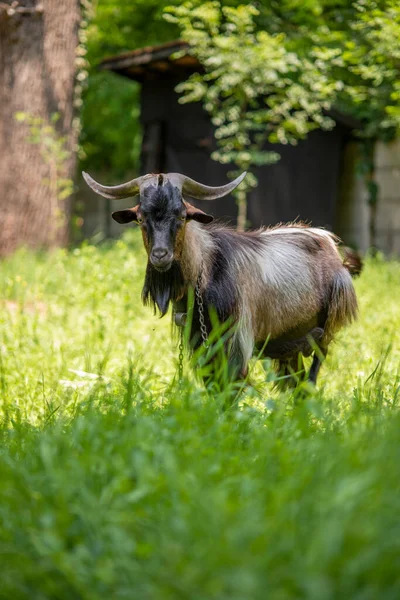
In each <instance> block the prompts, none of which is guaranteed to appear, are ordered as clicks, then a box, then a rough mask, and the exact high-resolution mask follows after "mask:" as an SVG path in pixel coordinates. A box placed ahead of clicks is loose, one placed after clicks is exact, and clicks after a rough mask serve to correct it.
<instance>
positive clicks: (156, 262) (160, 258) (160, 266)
mask: <svg viewBox="0 0 400 600" xmlns="http://www.w3.org/2000/svg"><path fill="white" fill-rule="evenodd" d="M173 260H174V255H173V253H172V252H170V251H169V250H168V248H153V250H152V251H151V253H150V262H151V264H152V265H153V267H154V268H155V269H156V270H157V271H161V272H163V271H168V270H169V269H170V268H171V266H172V263H173Z"/></svg>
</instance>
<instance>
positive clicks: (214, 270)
mask: <svg viewBox="0 0 400 600" xmlns="http://www.w3.org/2000/svg"><path fill="white" fill-rule="evenodd" d="M83 175H84V178H85V180H86V182H87V183H88V185H89V186H90V187H91V188H92V189H93V190H94V191H95V192H97V193H99V194H101V195H102V196H105V197H106V198H120V199H122V198H127V197H130V196H134V195H136V194H138V193H139V194H140V199H139V204H137V206H135V207H134V208H130V209H127V210H122V211H118V212H115V213H113V215H112V216H113V218H114V219H115V220H116V221H118V222H119V223H129V222H131V221H134V222H136V223H138V224H139V225H140V227H141V230H142V236H143V241H144V245H145V248H146V250H147V253H148V263H147V270H146V277H145V282H144V287H143V293H142V298H143V301H144V303H145V304H151V305H153V306H154V308H155V309H156V308H158V310H159V311H160V313H161V315H162V316H163V315H165V313H166V312H167V310H168V306H169V304H170V302H171V303H172V305H173V307H174V310H175V311H176V312H180V311H181V312H184V311H185V310H186V306H187V300H188V294H189V289H190V288H191V289H192V290H194V289H196V286H197V287H198V288H199V287H200V289H197V290H196V292H197V293H196V295H195V306H194V311H193V322H192V331H191V340H192V345H193V346H195V347H196V345H200V344H201V337H200V318H199V301H198V295H199V294H200V297H201V300H202V302H201V304H202V305H203V306H204V308H205V310H204V317H205V321H206V322H205V325H206V328H207V333H210V331H211V320H210V316H209V311H210V309H213V310H214V311H215V312H216V314H217V316H218V319H219V321H220V322H226V321H228V320H229V321H231V322H232V325H233V327H232V337H231V339H230V342H229V344H228V347H227V353H228V363H229V366H230V375H231V378H233V379H237V378H243V377H245V376H246V374H247V371H248V363H249V361H250V359H251V357H252V356H253V353H254V351H255V349H257V351H258V352H259V351H260V350H261V349H262V353H263V356H267V357H270V358H272V359H275V361H276V364H277V368H278V370H279V372H280V373H282V374H285V375H288V376H289V374H290V373H293V372H296V371H298V370H299V367H300V368H302V356H309V355H310V354H311V353H312V352H313V351H314V350H316V351H315V352H314V357H313V362H312V366H311V369H310V373H309V379H310V380H311V381H313V382H314V383H315V382H316V379H317V375H318V371H319V368H320V366H321V358H322V357H323V356H326V353H327V350H328V345H329V343H330V342H331V341H332V339H333V337H334V335H335V333H336V332H337V331H338V330H339V329H340V328H341V327H343V326H344V325H346V324H348V323H350V322H351V321H352V320H353V319H354V318H355V317H356V315H357V300H356V295H355V292H354V288H353V284H352V280H351V276H350V273H349V270H348V268H346V265H344V264H343V260H342V258H341V257H340V254H339V252H338V249H337V242H338V240H337V238H336V237H335V236H334V235H333V234H332V233H330V232H328V231H326V230H324V229H318V228H314V227H309V226H305V225H302V224H298V223H293V224H289V225H283V226H277V227H273V228H263V229H260V230H258V231H251V232H246V233H238V232H236V231H234V230H232V229H230V228H228V227H226V226H223V225H218V226H214V225H210V223H211V221H212V220H213V217H212V216H211V215H208V214H206V213H204V212H203V211H201V210H199V209H197V208H195V207H194V206H192V205H191V204H189V203H188V202H187V201H186V200H185V197H187V196H189V197H191V198H195V199H201V200H214V199H216V198H220V197H222V196H225V195H226V194H228V193H230V192H231V191H232V190H233V189H234V188H235V187H237V186H238V185H239V184H240V183H241V181H242V180H243V178H244V176H245V173H243V174H242V175H241V176H240V177H238V178H237V179H236V180H235V181H233V182H231V183H229V184H227V185H225V186H222V187H208V186H205V185H203V184H200V183H197V182H195V181H193V180H192V179H190V178H188V177H186V176H184V175H181V174H178V173H168V174H159V175H154V174H150V175H145V176H143V177H139V178H136V179H134V180H132V181H130V182H128V183H124V184H122V185H118V186H112V187H106V186H102V185H100V184H98V183H97V182H95V181H94V180H93V179H92V178H91V177H90V176H89V175H87V174H86V173H84V174H83ZM200 308H201V307H200ZM288 379H289V380H290V377H288ZM292 381H293V380H292Z"/></svg>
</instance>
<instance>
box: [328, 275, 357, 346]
mask: <svg viewBox="0 0 400 600" xmlns="http://www.w3.org/2000/svg"><path fill="white" fill-rule="evenodd" d="M357 314H358V306H357V298H356V293H355V291H354V287H353V282H352V280H351V276H350V273H349V271H348V270H347V271H346V270H345V269H340V270H339V271H337V272H336V273H335V275H334V277H333V281H332V285H331V295H330V299H329V302H328V318H327V320H326V324H325V331H324V337H323V340H322V342H323V346H327V345H328V344H329V342H330V341H331V340H332V338H333V336H334V334H335V333H336V331H338V330H339V329H340V328H341V327H343V326H344V325H349V324H350V323H351V322H352V321H353V320H354V319H356V318H357Z"/></svg>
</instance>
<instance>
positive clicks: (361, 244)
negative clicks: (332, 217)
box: [335, 140, 400, 256]
mask: <svg viewBox="0 0 400 600" xmlns="http://www.w3.org/2000/svg"><path fill="white" fill-rule="evenodd" d="M357 154H358V146H357V143H356V142H350V143H348V144H347V146H346V148H345V151H344V160H343V168H342V178H341V190H340V197H339V199H338V205H337V213H336V227H335V230H336V232H337V233H338V235H340V237H341V238H342V239H343V241H344V242H345V243H346V244H348V245H350V246H352V247H354V248H357V249H359V250H361V251H363V252H365V251H366V250H367V249H368V248H369V246H370V239H369V237H370V236H369V219H370V209H369V206H368V199H367V198H368V195H367V190H366V188H365V185H364V183H363V180H362V178H361V177H360V176H359V175H358V174H357V173H356V162H357ZM375 165H376V172H375V177H376V182H377V184H378V186H379V200H378V206H377V217H376V245H377V247H378V249H379V250H382V251H383V252H384V253H385V254H386V255H388V256H390V255H395V256H399V255H400V140H396V141H394V142H391V143H390V144H384V143H382V142H379V143H378V144H377V145H376V148H375Z"/></svg>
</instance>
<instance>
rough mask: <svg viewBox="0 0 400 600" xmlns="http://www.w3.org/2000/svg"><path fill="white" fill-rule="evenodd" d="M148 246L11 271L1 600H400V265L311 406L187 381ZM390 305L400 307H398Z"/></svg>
mask: <svg viewBox="0 0 400 600" xmlns="http://www.w3.org/2000/svg"><path fill="white" fill-rule="evenodd" d="M144 268H145V255H144V250H143V248H142V243H141V241H140V239H139V234H138V232H137V231H134V232H131V231H130V232H128V233H127V234H126V236H125V237H124V239H123V240H120V241H118V242H115V243H113V244H110V245H108V246H104V247H101V248H96V247H94V246H91V245H84V246H82V247H81V248H77V249H75V250H73V251H71V252H66V251H65V250H57V251H55V252H52V253H48V254H34V253H32V252H28V251H23V250H21V251H20V252H18V253H17V254H15V255H14V256H12V257H10V258H9V259H7V260H6V261H4V262H3V263H2V269H1V271H0V285H1V289H2V294H1V318H0V388H1V395H0V409H1V413H2V423H1V429H0V433H1V444H0V480H1V486H0V552H1V556H2V567H3V568H2V577H1V585H0V597H1V598H26V597H29V598H32V599H33V600H35V599H39V598H60V599H63V598H87V599H91V600H92V599H97V598H104V597H112V598H127V597H128V598H130V597H134V598H136V597H137V598H141V599H146V598H149V599H150V598H151V599H153V598H158V599H160V600H163V599H164V598H165V599H169V600H170V599H172V598H193V599H194V600H196V599H199V600H200V599H203V598H210V599H213V598H216V599H217V598H218V600H220V599H224V598H233V599H237V600H239V599H243V598H252V599H253V598H254V599H260V600H261V599H264V598H265V597H266V595H268V597H271V598H289V599H290V598H299V597H303V598H309V599H318V600H324V599H326V600H331V599H333V598H339V597H343V598H358V597H363V598H370V599H373V598H377V597H379V598H382V599H386V598H387V599H389V598H396V597H398V596H399V592H400V589H399V585H400V584H399V577H398V572H399V546H398V539H399V534H400V531H399V523H400V519H399V517H400V515H399V503H398V486H399V484H398V482H399V478H400V471H399V469H400V467H399V465H400V455H399V448H400V433H399V432H400V422H399V414H398V405H399V400H400V373H399V362H400V361H399V358H400V343H399V342H400V338H399V335H400V334H399V332H400V313H399V305H398V297H399V294H400V289H399V282H400V265H399V263H397V262H383V261H382V259H380V258H379V257H378V258H377V259H374V260H372V259H369V260H368V261H367V264H366V269H365V272H364V273H363V274H362V275H361V277H360V279H358V280H357V281H356V286H357V291H358V295H359V299H360V309H361V311H360V312H361V316H360V320H359V321H358V322H357V323H356V324H355V325H353V326H351V327H350V328H349V329H347V330H346V331H344V332H343V333H342V334H341V335H340V336H339V339H338V341H337V343H336V344H335V346H334V347H333V348H332V351H331V353H330V355H329V357H328V360H327V364H326V365H324V367H323V369H322V373H321V379H320V386H319V390H318V391H310V393H309V395H308V397H307V398H306V400H305V401H304V403H301V404H295V402H294V398H293V396H290V395H280V394H279V393H278V392H277V391H274V390H273V389H272V388H271V383H268V382H266V383H265V379H266V378H267V379H268V375H269V373H270V371H269V369H268V364H265V367H266V371H264V370H263V369H262V368H261V365H257V366H253V373H252V377H253V378H254V380H255V381H256V383H257V384H258V387H259V388H260V390H262V395H261V396H258V395H257V394H256V393H255V392H252V391H251V390H248V391H247V392H246V393H245V394H244V396H243V399H242V403H241V405H240V406H235V407H234V408H233V409H231V410H229V411H226V412H221V405H222V403H223V401H224V397H223V394H215V395H213V396H207V394H206V392H205V391H204V390H203V388H202V387H201V386H200V385H199V384H198V383H197V382H196V381H195V380H193V378H192V377H191V376H189V374H188V372H187V375H188V376H187V377H186V378H185V380H184V384H183V390H182V393H181V395H179V392H178V390H177V389H176V386H175V385H174V383H173V376H174V373H175V364H174V359H175V357H176V355H177V351H176V347H175V346H174V345H171V341H170V331H169V330H170V326H169V323H168V320H167V319H163V320H157V319H156V318H155V317H154V316H153V315H152V314H151V312H150V311H149V310H148V309H145V308H143V307H142V305H141V301H140V290H141V285H142V281H143V275H144ZM381 306H385V310H384V311H382V310H381Z"/></svg>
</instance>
